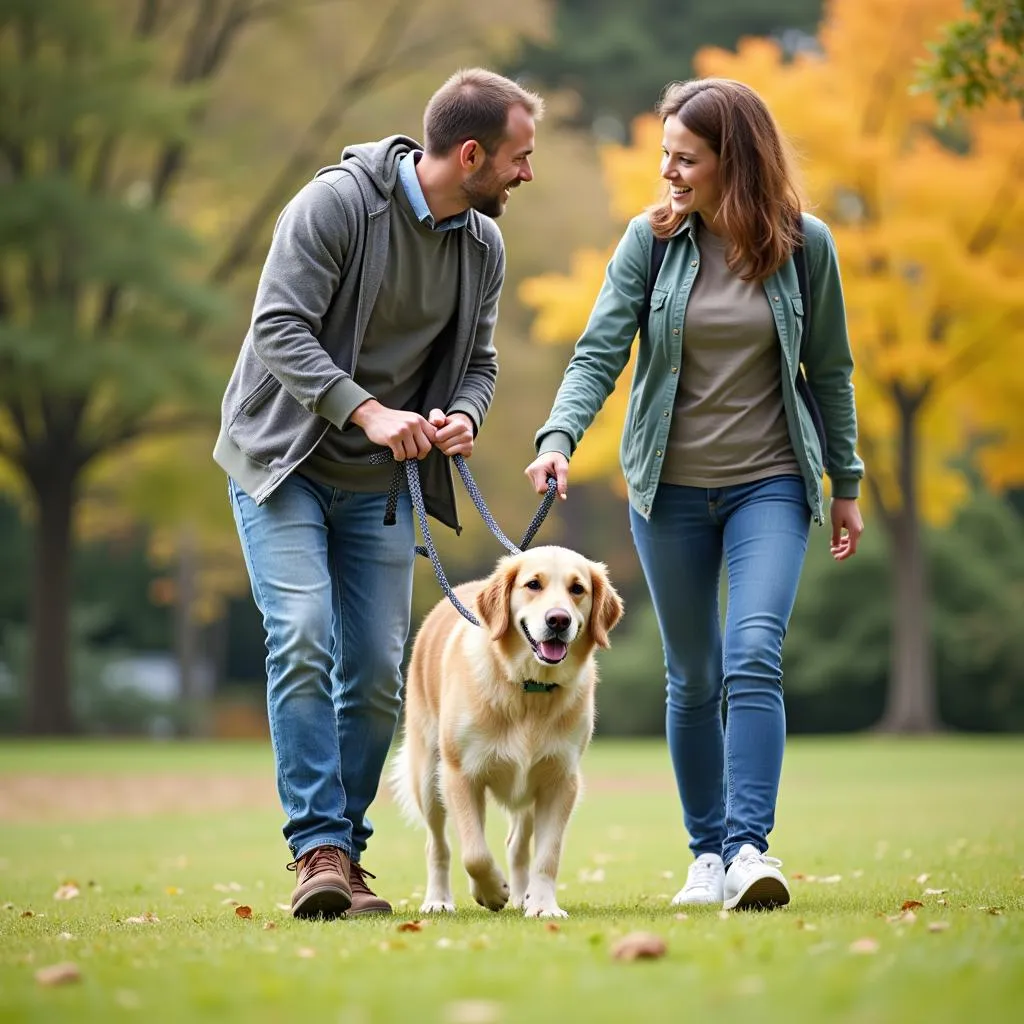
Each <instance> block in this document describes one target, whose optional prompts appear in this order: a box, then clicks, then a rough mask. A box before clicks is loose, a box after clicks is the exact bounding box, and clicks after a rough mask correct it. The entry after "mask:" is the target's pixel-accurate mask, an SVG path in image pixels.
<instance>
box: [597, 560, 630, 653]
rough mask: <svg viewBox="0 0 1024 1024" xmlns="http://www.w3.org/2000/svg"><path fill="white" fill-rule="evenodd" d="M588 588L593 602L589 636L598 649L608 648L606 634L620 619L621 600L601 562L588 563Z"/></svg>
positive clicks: (621, 610)
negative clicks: (589, 587)
mask: <svg viewBox="0 0 1024 1024" xmlns="http://www.w3.org/2000/svg"><path fill="white" fill-rule="evenodd" d="M590 586H591V592H592V594H593V595H594V596H593V602H592V604H591V608H590V635H591V636H592V637H593V638H594V643H595V644H597V646H598V647H607V646H608V634H609V632H611V630H613V629H614V628H615V625H616V624H617V623H618V621H619V619H621V618H622V612H623V606H622V598H621V597H619V595H618V592H617V591H616V590H615V588H614V587H613V586H612V584H611V581H610V580H609V579H608V570H607V568H606V567H605V566H604V564H603V563H601V562H591V563H590Z"/></svg>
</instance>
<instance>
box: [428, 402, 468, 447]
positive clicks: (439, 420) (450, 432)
mask: <svg viewBox="0 0 1024 1024" xmlns="http://www.w3.org/2000/svg"><path fill="white" fill-rule="evenodd" d="M428 421H429V423H430V425H431V426H432V427H433V428H434V429H435V431H436V432H435V434H434V444H435V445H436V446H437V448H439V449H440V451H441V454H442V455H462V456H463V457H464V458H467V459H468V458H469V457H470V455H472V454H473V421H472V420H471V419H470V418H469V417H468V416H467V415H466V414H465V413H464V412H453V413H452V414H451V416H445V414H444V413H443V412H442V411H441V410H440V409H431V410H430V416H429V417H428Z"/></svg>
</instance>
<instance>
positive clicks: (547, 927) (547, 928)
mask: <svg viewBox="0 0 1024 1024" xmlns="http://www.w3.org/2000/svg"><path fill="white" fill-rule="evenodd" d="M561 930H562V929H561V928H560V927H559V926H558V925H557V924H555V922H554V921H548V923H547V924H546V925H544V931H546V932H560V931H561Z"/></svg>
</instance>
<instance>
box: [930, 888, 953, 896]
mask: <svg viewBox="0 0 1024 1024" xmlns="http://www.w3.org/2000/svg"><path fill="white" fill-rule="evenodd" d="M947 892H949V890H948V889H925V891H924V894H925V896H945V895H946V893H947Z"/></svg>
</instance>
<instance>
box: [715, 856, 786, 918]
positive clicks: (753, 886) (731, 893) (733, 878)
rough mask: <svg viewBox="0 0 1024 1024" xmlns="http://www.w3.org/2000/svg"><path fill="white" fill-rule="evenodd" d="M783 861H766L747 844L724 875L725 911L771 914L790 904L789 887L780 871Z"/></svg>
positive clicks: (773, 858)
mask: <svg viewBox="0 0 1024 1024" xmlns="http://www.w3.org/2000/svg"><path fill="white" fill-rule="evenodd" d="M781 866H782V861H781V860H778V859H777V858H775V857H766V856H765V855H764V854H763V853H761V852H760V851H759V850H758V849H757V847H755V846H751V845H750V843H746V844H744V845H743V846H741V847H740V852H739V853H738V854H737V855H736V859H735V860H734V861H733V862H732V863H731V864H730V865H729V870H728V871H727V872H726V873H725V902H724V903H723V904H722V906H723V908H724V909H725V910H772V909H774V908H775V907H784V906H785V905H786V904H787V903H788V902H789V886H788V885H787V884H786V879H785V877H784V875H783V874H782V872H781V871H780V870H779V868H780V867H781Z"/></svg>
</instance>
